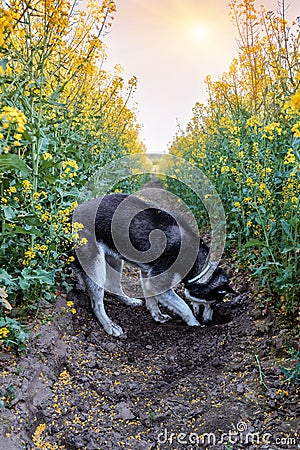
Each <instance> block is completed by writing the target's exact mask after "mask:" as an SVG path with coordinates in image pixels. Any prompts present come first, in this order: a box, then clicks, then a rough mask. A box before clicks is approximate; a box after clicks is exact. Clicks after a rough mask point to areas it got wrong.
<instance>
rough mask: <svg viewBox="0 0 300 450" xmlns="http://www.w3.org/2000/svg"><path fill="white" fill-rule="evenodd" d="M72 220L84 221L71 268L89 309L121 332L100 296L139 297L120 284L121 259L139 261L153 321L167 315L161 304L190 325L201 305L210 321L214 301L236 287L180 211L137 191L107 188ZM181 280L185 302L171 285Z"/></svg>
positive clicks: (134, 302)
mask: <svg viewBox="0 0 300 450" xmlns="http://www.w3.org/2000/svg"><path fill="white" fill-rule="evenodd" d="M72 221H73V224H74V223H75V222H79V223H82V224H83V225H84V228H83V230H81V231H80V233H79V234H80V238H79V241H82V238H85V240H84V241H82V242H85V243H84V245H79V247H78V248H77V249H76V252H75V253H76V256H75V258H76V259H75V263H74V265H73V269H74V271H75V272H76V274H77V275H78V276H79V278H81V279H82V280H83V281H84V283H85V286H86V288H87V291H88V294H89V296H90V298H91V303H92V309H93V311H94V313H95V315H96V317H97V319H98V320H99V322H100V323H101V324H102V326H103V328H104V330H105V331H106V332H107V333H108V334H110V335H113V336H120V335H121V334H122V333H123V330H122V328H121V327H120V326H119V325H117V324H115V323H114V322H113V321H112V320H111V319H110V318H109V317H108V316H107V314H106V311H105V308H104V303H103V297H104V291H105V290H108V291H110V292H113V293H115V294H116V296H117V298H118V299H119V300H121V301H122V302H123V303H125V304H126V305H131V306H137V305H141V304H142V300H140V299H135V298H130V297H128V296H127V295H125V293H124V292H123V290H122V287H121V277H122V269H123V264H124V261H125V262H126V263H128V264H130V265H133V266H135V267H138V268H139V269H140V273H141V282H142V287H143V292H144V297H145V302H146V307H147V309H148V310H149V311H150V313H151V315H152V317H153V319H154V320H155V321H156V322H166V321H167V320H169V319H170V316H169V315H166V314H163V313H162V312H161V311H160V308H159V305H162V306H164V307H166V308H167V309H168V310H169V311H171V312H173V313H175V314H177V315H178V316H180V317H181V318H182V319H183V320H184V321H185V322H186V323H187V325H189V326H199V325H200V323H199V321H198V319H197V316H198V315H199V307H200V305H203V306H204V312H203V322H205V323H207V322H209V321H211V319H212V316H213V309H212V306H213V305H214V304H216V303H218V302H220V301H222V300H223V298H224V296H225V294H226V293H233V292H234V291H233V290H232V288H231V287H230V286H229V278H228V276H227V275H226V273H225V272H224V271H223V270H222V269H220V268H219V267H218V265H217V264H214V263H209V262H208V259H209V248H208V247H207V246H206V245H205V243H204V242H203V240H202V239H201V238H199V237H197V236H196V234H195V233H194V231H193V230H192V228H191V227H190V226H189V224H188V223H187V222H186V221H185V220H184V219H183V218H181V217H176V216H175V215H174V214H171V213H170V212H168V211H166V210H164V209H162V208H159V207H157V206H151V204H149V203H148V202H145V201H144V200H142V199H141V198H139V197H136V196H133V195H128V194H110V195H105V196H104V197H102V198H98V199H94V200H91V201H88V202H86V203H83V204H81V205H79V206H78V207H77V208H76V209H75V211H74V212H73V217H72ZM180 282H181V283H183V285H184V287H185V296H186V298H187V299H188V300H190V301H191V303H192V305H193V311H192V309H191V308H190V307H189V306H188V304H187V303H186V302H185V301H184V300H183V299H182V298H181V297H179V296H178V295H177V294H176V293H175V292H174V291H173V289H172V287H173V286H174V285H175V284H178V283H180Z"/></svg>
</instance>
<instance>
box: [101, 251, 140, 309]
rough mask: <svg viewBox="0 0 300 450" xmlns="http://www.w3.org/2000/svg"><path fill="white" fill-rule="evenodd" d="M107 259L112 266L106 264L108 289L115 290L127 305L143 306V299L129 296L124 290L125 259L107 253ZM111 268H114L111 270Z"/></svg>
mask: <svg viewBox="0 0 300 450" xmlns="http://www.w3.org/2000/svg"><path fill="white" fill-rule="evenodd" d="M105 259H106V262H107V263H108V264H109V266H110V267H107V266H106V268H107V272H106V274H107V278H106V286H105V287H107V290H108V291H111V292H113V293H114V294H115V295H116V297H117V299H118V300H120V301H121V302H123V303H125V305H128V306H141V305H142V304H143V301H142V300H141V299H139V298H131V297H128V295H126V294H125V293H124V292H123V289H122V284H121V280H122V271H123V266H124V261H123V260H122V259H119V258H115V257H114V256H112V255H105ZM111 268H112V269H113V270H111ZM109 286H111V287H112V288H111V289H110V287H109Z"/></svg>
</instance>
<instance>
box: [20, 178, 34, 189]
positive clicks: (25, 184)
mask: <svg viewBox="0 0 300 450" xmlns="http://www.w3.org/2000/svg"><path fill="white" fill-rule="evenodd" d="M22 186H23V190H24V191H30V190H31V189H32V184H31V183H30V181H28V180H23V181H22Z"/></svg>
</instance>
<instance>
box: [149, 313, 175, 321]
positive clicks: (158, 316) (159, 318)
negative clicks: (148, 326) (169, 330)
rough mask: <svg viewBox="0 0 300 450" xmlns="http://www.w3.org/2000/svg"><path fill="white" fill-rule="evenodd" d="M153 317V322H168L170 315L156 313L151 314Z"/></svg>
mask: <svg viewBox="0 0 300 450" xmlns="http://www.w3.org/2000/svg"><path fill="white" fill-rule="evenodd" d="M153 319H154V320H155V322H158V323H165V322H168V320H170V319H172V317H171V316H169V315H168V314H162V313H159V314H157V313H156V314H154V315H153Z"/></svg>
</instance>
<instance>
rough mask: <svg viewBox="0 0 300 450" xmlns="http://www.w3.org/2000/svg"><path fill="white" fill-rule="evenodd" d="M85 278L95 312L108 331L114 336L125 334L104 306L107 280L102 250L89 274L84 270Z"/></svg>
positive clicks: (91, 265)
mask: <svg viewBox="0 0 300 450" xmlns="http://www.w3.org/2000/svg"><path fill="white" fill-rule="evenodd" d="M83 279H84V282H85V285H86V288H87V291H88V294H89V296H90V299H91V304H92V309H93V311H94V314H95V316H96V317H97V319H98V320H99V322H100V323H101V325H102V326H103V328H104V330H105V331H106V333H108V334H110V335H112V336H120V335H121V334H123V330H122V328H121V327H120V326H119V325H117V324H115V323H114V322H113V321H112V320H111V319H110V318H109V317H108V315H107V314H106V311H105V308H104V303H103V298H104V288H103V287H102V286H103V285H104V280H105V258H104V255H103V253H102V252H101V251H100V252H99V254H98V255H97V256H96V257H95V258H94V260H93V261H92V262H91V263H90V267H89V275H88V274H86V273H85V272H83Z"/></svg>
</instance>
